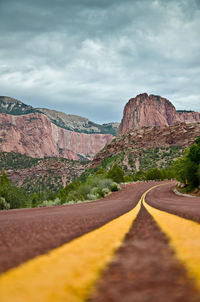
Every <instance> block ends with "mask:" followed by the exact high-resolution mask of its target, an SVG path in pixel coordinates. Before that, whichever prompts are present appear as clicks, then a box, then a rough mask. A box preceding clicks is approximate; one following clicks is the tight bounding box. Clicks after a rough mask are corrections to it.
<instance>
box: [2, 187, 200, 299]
mask: <svg viewBox="0 0 200 302" xmlns="http://www.w3.org/2000/svg"><path fill="white" fill-rule="evenodd" d="M173 187H174V182H166V183H163V182H162V183H159V182H158V183H155V182H149V183H140V184H131V185H124V186H123V188H122V190H121V191H120V192H116V193H114V194H112V195H109V196H107V197H106V198H104V199H102V200H100V201H97V202H92V203H85V204H78V205H71V206H62V207H54V208H43V209H32V210H16V211H7V212H1V213H0V236H1V237H0V238H1V241H2V242H1V246H0V255H1V257H0V261H1V262H0V267H1V272H2V275H1V276H2V277H0V301H2V302H4V301H5V302H8V301H16V302H17V301H30V302H31V301H36V300H37V301H38V302H39V301H43V302H44V301H48V302H50V301H55V302H56V301H70V302H76V301H77V302H78V301H86V300H87V301H90V302H100V301H101V302H104V301H108V302H109V301H110V302H113V301H115V302H118V301H124V302H129V301H136V302H137V301H138V302H145V301H155V302H156V301H158V302H159V301H164V302H165V301H171V302H178V301H181V302H184V301H185V302H195V301H200V294H199V293H200V272H199V271H200V269H199V268H200V239H199V238H200V225H199V223H198V222H199V220H200V198H190V197H182V196H176V195H175V194H174V193H173V191H172V189H173ZM150 188H152V189H150ZM149 189H150V190H149ZM148 190H149V191H148ZM144 192H146V193H144ZM143 193H144V194H143ZM142 194H143V195H142ZM141 196H142V197H141ZM139 200H140V202H139V204H138V201H139ZM137 204H138V205H137ZM136 205H137V206H136ZM140 206H141V208H140ZM139 209H140V210H139ZM157 209H159V210H157ZM160 210H161V211H160ZM169 213H172V214H175V215H172V214H169ZM181 217H186V218H187V219H183V218H181ZM115 218H116V219H115ZM109 221H111V222H110V223H108V222H109ZM86 233H87V234H86ZM84 234H86V235H84ZM82 235H84V236H82ZM75 238H77V239H76V240H73V239H75ZM60 245H62V247H61V248H57V249H56V247H59V246H60ZM52 249H53V251H52V253H50V254H47V255H46V256H40V257H37V258H34V257H35V256H36V255H42V254H45V253H46V252H48V251H50V250H52ZM95 253H96V254H95ZM16 258H17V260H16ZM33 258H34V259H33ZM28 259H33V260H31V261H28V262H27V260H28ZM23 262H25V264H24V265H22V266H19V267H17V266H18V265H19V264H20V263H23ZM91 263H92V265H91ZM11 267H16V269H13V270H10V271H9V270H8V269H9V268H11ZM63 268H66V269H67V271H66V269H64V270H63ZM7 270H8V272H6V271H7ZM3 272H4V273H3ZM47 279H48V280H47ZM16 280H17V281H16ZM94 285H95V287H94ZM38 289H39V290H38ZM41 289H42V290H41ZM1 295H2V299H1ZM14 297H15V298H14ZM13 298H14V300H13Z"/></svg>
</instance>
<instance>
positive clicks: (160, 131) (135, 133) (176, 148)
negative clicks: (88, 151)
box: [92, 123, 200, 173]
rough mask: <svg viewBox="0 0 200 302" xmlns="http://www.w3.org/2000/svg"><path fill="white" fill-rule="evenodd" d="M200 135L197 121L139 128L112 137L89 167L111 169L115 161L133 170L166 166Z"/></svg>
mask: <svg viewBox="0 0 200 302" xmlns="http://www.w3.org/2000/svg"><path fill="white" fill-rule="evenodd" d="M199 134H200V123H195V124H186V123H178V124H175V125H171V126H165V127H156V126H154V127H142V128H140V129H135V130H132V131H130V132H129V133H128V134H126V135H125V134H124V135H121V136H119V137H117V138H116V139H114V140H113V141H112V142H111V143H110V144H108V145H107V146H105V147H104V148H103V149H102V150H101V151H100V152H98V153H97V154H96V155H95V157H94V159H93V161H92V167H93V168H94V167H97V166H102V167H104V168H106V169H108V168H110V167H111V166H112V165H113V164H114V163H117V164H118V165H120V166H121V167H122V168H123V169H124V170H125V171H131V172H132V173H135V172H137V171H139V170H144V171H145V170H148V169H151V168H154V167H158V168H165V167H167V166H169V165H170V163H171V162H172V161H173V160H174V159H176V158H178V157H180V156H181V155H182V154H183V151H184V149H185V148H186V147H188V146H190V145H191V144H193V143H194V140H195V139H196V137H198V136H199Z"/></svg>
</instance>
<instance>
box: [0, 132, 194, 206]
mask: <svg viewBox="0 0 200 302" xmlns="http://www.w3.org/2000/svg"><path fill="white" fill-rule="evenodd" d="M169 152H173V151H171V149H170V151H169ZM174 152H177V149H175V148H174ZM122 157H123V153H120V154H119V155H117V156H114V157H113V158H110V159H109V160H108V159H107V160H105V161H103V162H102V164H101V165H99V166H98V167H95V168H89V169H87V170H86V171H85V172H84V173H83V174H82V175H81V176H80V177H78V178H76V179H74V180H73V181H72V182H71V183H70V184H68V185H66V186H65V187H64V188H62V189H60V190H59V191H58V192H57V193H54V192H53V191H39V192H35V193H30V192H29V193H27V191H25V189H23V188H19V187H17V186H15V185H13V184H12V183H11V182H10V180H9V179H8V177H7V175H6V173H5V170H2V175H1V176H0V209H1V210H3V209H16V208H25V207H42V206H55V205H63V204H74V203H79V202H84V201H94V200H97V199H100V198H102V197H105V196H106V195H108V194H109V193H111V192H114V191H118V190H119V189H120V185H119V184H120V183H125V182H136V181H148V180H164V179H174V178H176V179H177V180H178V181H179V182H181V183H182V187H183V190H182V191H183V192H191V191H194V190H199V189H200V137H198V138H197V139H196V141H195V143H194V144H193V145H192V146H191V147H190V148H187V149H186V150H185V152H184V155H183V156H182V157H180V158H179V159H177V160H174V161H173V162H172V163H171V164H170V165H169V166H168V167H167V168H164V169H159V168H158V167H153V168H150V169H148V170H146V171H144V170H139V171H137V172H136V171H135V172H133V170H128V169H124V170H123V169H122V168H121V167H120V166H119V164H117V163H116V162H119V161H120V159H121V158H122ZM129 160H130V159H129ZM108 167H109V168H108Z"/></svg>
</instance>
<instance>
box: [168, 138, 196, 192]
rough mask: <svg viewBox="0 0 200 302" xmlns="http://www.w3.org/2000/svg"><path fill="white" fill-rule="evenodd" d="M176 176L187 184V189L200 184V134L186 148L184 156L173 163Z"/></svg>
mask: <svg viewBox="0 0 200 302" xmlns="http://www.w3.org/2000/svg"><path fill="white" fill-rule="evenodd" d="M172 168H173V169H174V171H175V174H176V178H177V179H178V180H179V181H180V182H182V183H184V184H185V185H186V188H185V191H188V192H189V191H192V190H193V189H195V188H198V187H199V186H200V136H199V137H198V138H197V139H196V140H195V143H194V144H193V145H192V146H191V147H190V148H187V149H186V150H185V153H184V156H183V157H182V158H180V159H178V160H177V161H176V162H174V164H173V165H172Z"/></svg>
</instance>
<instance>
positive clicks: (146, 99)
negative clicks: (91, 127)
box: [118, 93, 200, 135]
mask: <svg viewBox="0 0 200 302" xmlns="http://www.w3.org/2000/svg"><path fill="white" fill-rule="evenodd" d="M180 122H185V123H196V122H200V113H198V112H184V111H181V112H177V111H176V108H175V107H174V105H172V103H171V102H170V101H168V100H167V99H165V98H162V97H161V96H156V95H148V94H147V93H143V94H139V95H138V96H136V97H135V98H132V99H130V100H129V102H128V103H127V104H126V106H125V108H124V114H123V118H122V121H121V123H120V125H119V128H118V135H121V134H125V133H127V132H128V131H131V130H132V129H135V128H141V127H144V126H160V127H164V126H170V125H173V124H175V123H180Z"/></svg>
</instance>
